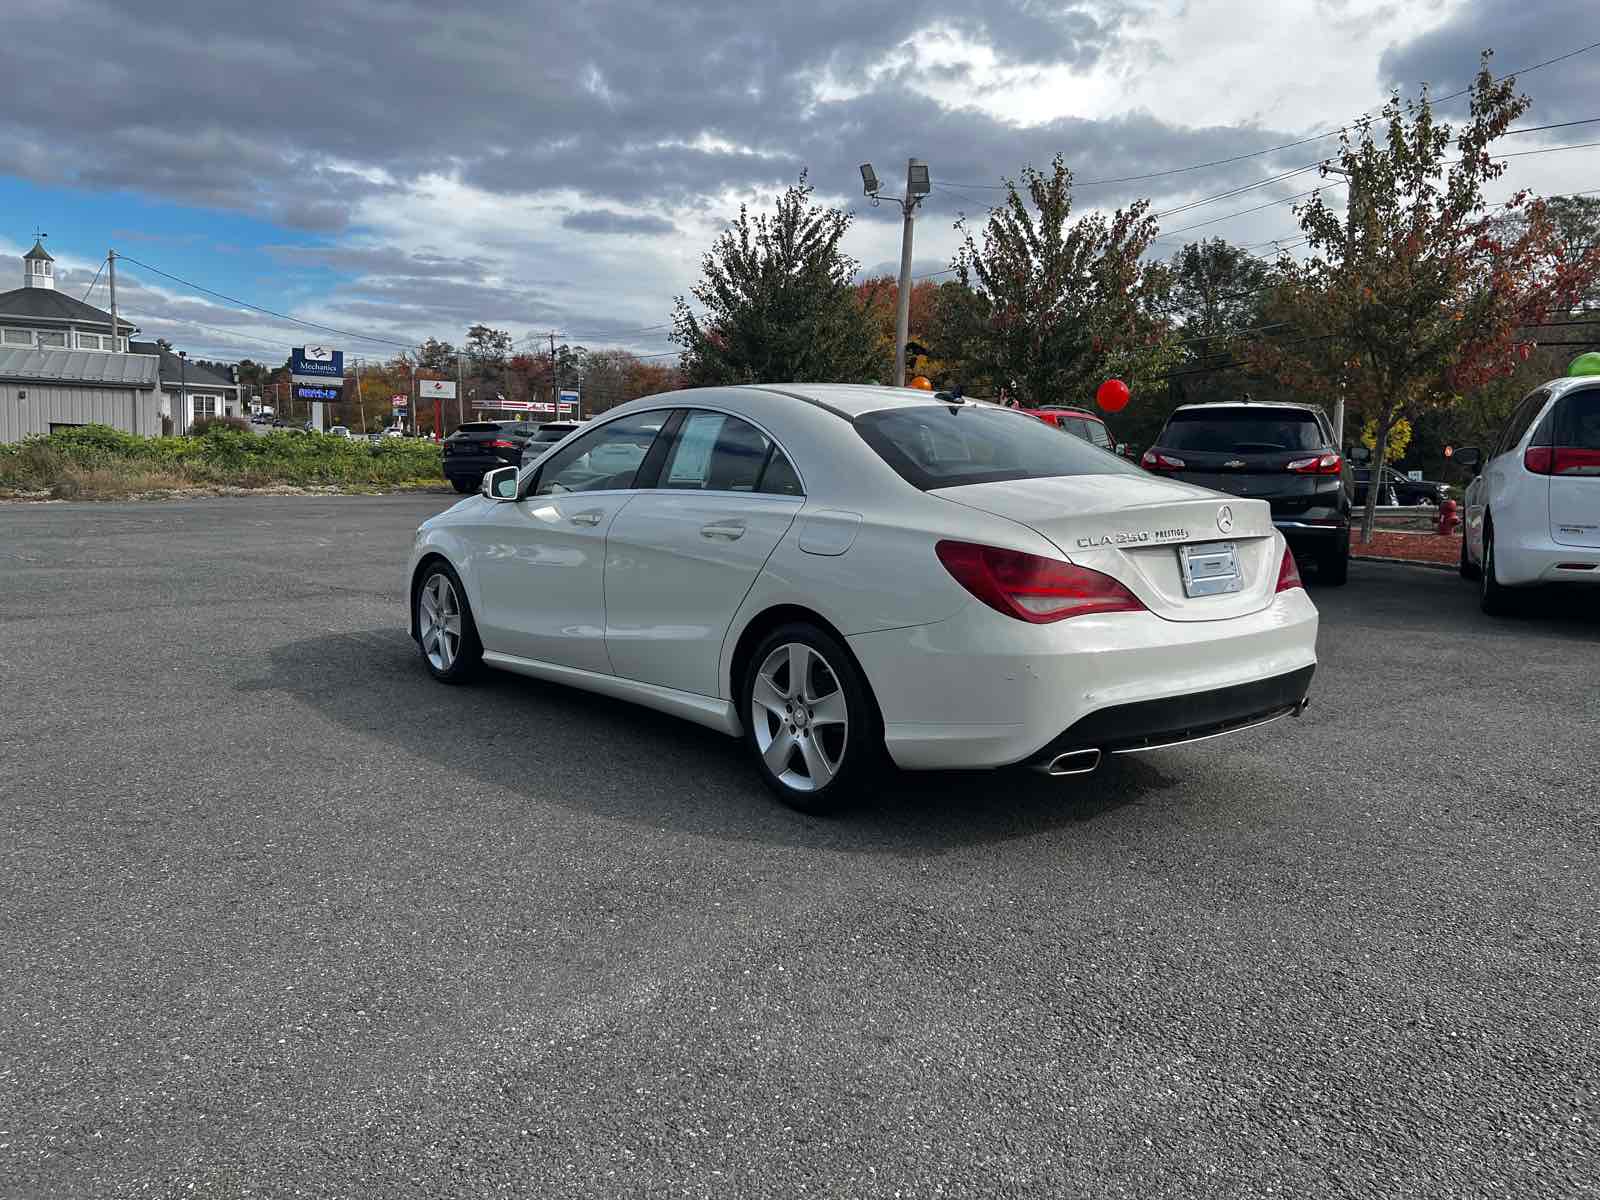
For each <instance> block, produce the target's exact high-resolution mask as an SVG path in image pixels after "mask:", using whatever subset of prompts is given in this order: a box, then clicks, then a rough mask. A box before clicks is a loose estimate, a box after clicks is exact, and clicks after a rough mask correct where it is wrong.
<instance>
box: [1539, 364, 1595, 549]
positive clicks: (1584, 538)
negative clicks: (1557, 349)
mask: <svg viewBox="0 0 1600 1200" xmlns="http://www.w3.org/2000/svg"><path fill="white" fill-rule="evenodd" d="M1551 441H1552V442H1553V443H1554V452H1553V453H1552V454H1551V456H1550V458H1551V461H1550V472H1551V473H1550V537H1551V538H1552V539H1553V540H1554V541H1555V542H1556V543H1557V544H1558V545H1561V546H1581V547H1584V548H1586V549H1597V548H1600V388H1582V389H1579V390H1578V391H1575V392H1568V393H1567V394H1566V395H1565V396H1563V397H1562V398H1561V400H1560V401H1559V402H1558V403H1557V405H1556V409H1555V428H1554V437H1553V438H1552V439H1551Z"/></svg>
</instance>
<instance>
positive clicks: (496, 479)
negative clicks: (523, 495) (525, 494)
mask: <svg viewBox="0 0 1600 1200" xmlns="http://www.w3.org/2000/svg"><path fill="white" fill-rule="evenodd" d="M482 490H483V494H484V495H485V496H487V497H489V499H491V500H495V501H498V502H500V503H505V502H506V501H508V500H515V499H516V498H517V468H516V467H497V468H495V469H494V470H493V471H490V472H488V473H487V474H486V475H484V477H483V489H482Z"/></svg>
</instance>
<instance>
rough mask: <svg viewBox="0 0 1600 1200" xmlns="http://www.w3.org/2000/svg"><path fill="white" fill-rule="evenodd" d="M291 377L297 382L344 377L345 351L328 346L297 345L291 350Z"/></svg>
mask: <svg viewBox="0 0 1600 1200" xmlns="http://www.w3.org/2000/svg"><path fill="white" fill-rule="evenodd" d="M289 378H290V379H292V380H294V382H296V383H327V382H328V381H329V380H333V379H338V380H342V379H344V351H343V350H334V349H331V348H329V347H327V346H296V347H295V348H294V349H293V350H291V351H289Z"/></svg>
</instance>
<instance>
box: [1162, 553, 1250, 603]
mask: <svg viewBox="0 0 1600 1200" xmlns="http://www.w3.org/2000/svg"><path fill="white" fill-rule="evenodd" d="M1178 566H1179V568H1180V569H1181V570H1182V571H1183V591H1184V594H1185V595H1187V596H1219V595H1222V594H1224V593H1226V592H1237V591H1238V590H1239V589H1240V588H1242V587H1243V586H1244V580H1243V579H1242V578H1241V577H1240V575H1239V555H1238V552H1237V551H1236V550H1235V549H1234V544H1233V543H1232V542H1201V543H1200V544H1198V545H1193V546H1179V547H1178Z"/></svg>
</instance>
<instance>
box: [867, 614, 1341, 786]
mask: <svg viewBox="0 0 1600 1200" xmlns="http://www.w3.org/2000/svg"><path fill="white" fill-rule="evenodd" d="M1316 639H1317V610H1316V607H1315V605H1313V604H1312V603H1311V600H1310V598H1309V597H1308V596H1307V595H1306V593H1305V591H1304V590H1303V589H1298V588H1297V589H1294V590H1291V591H1288V592H1283V593H1280V594H1279V595H1277V596H1275V597H1274V598H1273V600H1272V602H1271V603H1270V604H1269V605H1267V607H1265V608H1263V609H1261V610H1260V611H1258V612H1254V613H1250V614H1249V615H1247V616H1243V617H1235V618H1230V619H1227V620H1217V621H1168V620H1163V619H1162V618H1160V617H1158V616H1156V615H1154V614H1153V613H1148V612H1144V613H1107V614H1102V615H1099V616H1089V617H1077V618H1074V619H1073V620H1070V621H1062V622H1058V623H1056V624H1053V625H1030V624H1028V623H1026V622H1022V621H1016V620H1013V619H1011V618H1009V617H1005V616H1002V615H1001V614H999V613H997V612H995V611H994V610H992V609H990V608H988V607H986V606H984V605H982V604H979V603H977V602H973V603H972V604H970V605H969V606H967V607H966V608H965V609H963V610H962V611H961V612H960V613H958V614H956V615H955V616H953V617H951V618H949V619H948V620H946V621H940V622H937V623H935V624H931V625H918V626H912V627H909V628H905V629H889V630H883V631H880V632H876V633H868V634H857V635H854V636H852V637H850V638H849V639H848V641H849V644H850V648H851V650H852V651H853V652H854V653H855V655H856V658H857V660H858V661H859V662H860V663H861V666H862V669H863V670H864V671H865V672H866V675H867V679H868V681H869V682H870V683H871V685H872V689H873V695H874V696H875V697H876V699H877V701H878V707H879V710H880V711H881V713H882V715H883V722H884V742H885V745H886V746H887V748H888V751H889V755H890V757H891V758H893V759H894V761H895V763H896V764H898V765H899V766H901V767H905V768H910V769H950V768H963V767H999V766H1007V765H1010V764H1013V763H1020V762H1029V761H1032V760H1033V759H1034V758H1036V757H1037V756H1038V755H1039V753H1040V752H1041V751H1042V750H1044V749H1045V747H1047V746H1050V745H1051V744H1052V743H1054V742H1055V741H1057V740H1058V739H1060V738H1062V737H1063V736H1064V731H1066V732H1071V731H1073V730H1074V729H1075V728H1077V727H1079V723H1080V722H1082V721H1085V720H1086V719H1088V718H1091V717H1092V716H1094V715H1095V714H1097V713H1101V712H1109V713H1111V714H1113V715H1110V716H1107V717H1104V718H1101V719H1102V720H1103V721H1104V722H1106V723H1107V724H1106V726H1104V727H1098V726H1094V725H1089V726H1083V727H1082V728H1083V729H1090V730H1094V731H1095V733H1096V736H1098V737H1100V738H1102V739H1105V740H1102V741H1101V742H1100V743H1099V747H1100V748H1104V747H1108V746H1109V745H1110V742H1111V741H1115V742H1117V744H1118V745H1121V744H1123V743H1124V742H1125V741H1127V739H1134V740H1138V739H1140V738H1146V739H1148V738H1149V737H1151V736H1153V735H1155V734H1160V733H1163V732H1165V733H1167V734H1172V733H1175V732H1181V731H1183V730H1193V729H1195V728H1198V727H1199V725H1201V724H1204V723H1207V721H1208V720H1209V721H1210V723H1215V722H1217V721H1227V720H1231V719H1232V718H1233V717H1234V716H1236V715H1239V714H1238V713H1236V712H1235V710H1236V709H1237V708H1238V705H1239V704H1240V703H1243V704H1245V705H1246V708H1247V710H1248V711H1246V712H1244V713H1243V715H1245V716H1250V715H1253V714H1255V713H1258V712H1262V711H1266V710H1268V709H1270V708H1272V707H1273V706H1275V705H1277V704H1278V693H1277V692H1272V693H1271V694H1268V695H1266V696H1265V698H1264V699H1263V698H1261V697H1258V696H1257V695H1256V694H1255V693H1253V692H1251V693H1248V694H1241V695H1242V696H1243V697H1244V698H1243V699H1239V698H1237V697H1235V698H1229V697H1217V698H1213V699H1212V700H1207V701H1202V700H1195V699H1192V698H1194V697H1200V696H1205V695H1207V694H1210V693H1218V692H1223V691H1228V690H1230V689H1235V688H1240V687H1249V686H1253V685H1258V684H1262V683H1263V682H1264V681H1269V680H1274V679H1277V678H1278V677H1280V676H1291V675H1294V674H1295V673H1296V672H1301V671H1305V672H1306V675H1305V681H1306V682H1307V683H1309V680H1310V674H1309V669H1310V668H1312V667H1314V666H1315V665H1316V661H1317V656H1316ZM1290 690H1292V687H1291V688H1290ZM1304 695H1305V690H1304V687H1303V686H1302V687H1301V688H1300V692H1299V694H1298V695H1295V696H1294V697H1293V701H1294V702H1298V701H1299V700H1301V699H1303V698H1304ZM1257 700H1259V701H1260V702H1259V704H1257V703H1256V701H1257ZM1151 701H1160V702H1174V704H1173V706H1172V707H1171V708H1170V709H1160V710H1156V709H1149V710H1139V711H1137V712H1136V711H1135V709H1137V708H1138V706H1140V705H1142V704H1145V703H1147V702H1151ZM1283 703H1289V701H1284V702H1283ZM1169 740H1171V739H1169ZM1179 740H1182V739H1179ZM1129 744H1131V743H1129Z"/></svg>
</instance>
